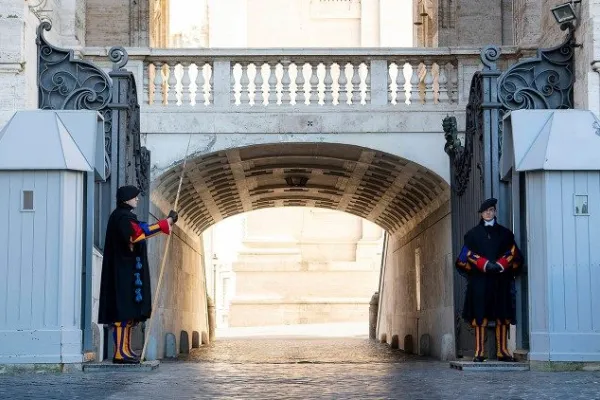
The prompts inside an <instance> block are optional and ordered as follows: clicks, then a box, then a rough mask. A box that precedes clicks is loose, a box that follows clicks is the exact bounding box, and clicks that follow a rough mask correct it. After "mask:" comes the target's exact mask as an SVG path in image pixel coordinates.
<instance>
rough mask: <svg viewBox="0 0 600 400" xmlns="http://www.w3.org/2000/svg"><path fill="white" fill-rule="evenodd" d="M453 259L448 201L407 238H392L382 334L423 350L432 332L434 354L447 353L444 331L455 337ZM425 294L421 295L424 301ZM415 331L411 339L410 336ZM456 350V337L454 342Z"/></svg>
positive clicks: (381, 311)
mask: <svg viewBox="0 0 600 400" xmlns="http://www.w3.org/2000/svg"><path fill="white" fill-rule="evenodd" d="M453 268H454V267H453V260H452V246H451V220H450V203H449V202H447V203H445V204H444V205H443V206H441V207H440V208H438V209H437V210H436V211H434V212H433V213H432V214H430V215H429V216H428V217H427V218H426V219H425V220H423V222H421V223H420V224H419V225H417V226H416V227H415V228H414V229H413V230H412V231H411V232H409V233H408V234H406V235H405V236H403V237H394V236H392V237H390V238H389V241H388V248H387V251H386V259H385V269H384V271H383V274H384V276H383V281H384V282H385V285H384V287H383V290H380V306H379V307H380V308H379V323H378V329H377V335H378V338H379V339H382V338H383V339H385V341H386V342H387V343H390V344H391V343H392V341H393V340H394V341H395V340H396V339H393V338H394V336H396V335H397V337H398V338H397V340H398V343H399V348H400V349H402V350H405V351H410V347H412V348H413V349H414V352H415V353H416V352H418V349H419V338H420V337H421V336H422V335H425V334H427V335H429V336H430V338H431V341H430V349H431V350H430V354H431V355H432V356H433V357H437V358H441V357H442V356H443V358H447V357H448V351H449V349H447V348H445V349H443V348H442V338H443V337H444V335H451V336H452V338H453V336H454V303H453V293H452V291H453V284H452V282H453ZM418 297H420V300H418ZM407 335H410V336H411V339H410V340H408V342H409V343H405V337H406V336H407ZM449 342H450V343H451V344H452V346H451V349H450V351H451V354H450V356H453V355H454V346H453V345H454V341H453V339H452V340H450V341H449Z"/></svg>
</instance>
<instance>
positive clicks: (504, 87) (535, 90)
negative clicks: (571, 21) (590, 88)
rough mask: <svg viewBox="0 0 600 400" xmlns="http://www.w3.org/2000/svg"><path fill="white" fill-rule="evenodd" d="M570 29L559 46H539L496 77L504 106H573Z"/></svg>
mask: <svg viewBox="0 0 600 400" xmlns="http://www.w3.org/2000/svg"><path fill="white" fill-rule="evenodd" d="M575 46H576V43H575V38H574V35H573V32H572V31H569V34H568V35H567V37H566V40H565V41H564V42H563V43H562V44H560V45H559V46H556V47H552V48H549V49H540V50H538V51H537V55H536V57H531V58H527V59H524V60H522V61H520V62H518V63H516V64H514V65H512V66H511V67H510V68H508V69H507V70H506V71H505V72H504V73H502V75H500V77H499V78H498V99H499V101H500V103H501V104H502V106H503V107H504V108H505V109H506V110H522V109H529V110H533V109H568V108H573V84H574V82H575V75H574V63H573V62H574V60H573V58H574V57H573V55H574V48H575Z"/></svg>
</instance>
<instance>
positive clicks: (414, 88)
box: [410, 61, 421, 104]
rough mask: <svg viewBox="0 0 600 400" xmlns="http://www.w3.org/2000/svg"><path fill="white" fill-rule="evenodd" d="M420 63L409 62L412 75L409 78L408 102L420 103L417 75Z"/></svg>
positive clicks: (419, 78)
mask: <svg viewBox="0 0 600 400" xmlns="http://www.w3.org/2000/svg"><path fill="white" fill-rule="evenodd" d="M420 65H421V63H419V62H418V61H417V62H411V63H410V66H411V68H412V76H411V78H410V104H421V88H420V87H419V84H420V83H421V77H420V76H419V66H420Z"/></svg>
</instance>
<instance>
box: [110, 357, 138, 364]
mask: <svg viewBox="0 0 600 400" xmlns="http://www.w3.org/2000/svg"><path fill="white" fill-rule="evenodd" d="M112 362H113V364H139V363H140V360H139V358H129V357H127V358H113V360H112Z"/></svg>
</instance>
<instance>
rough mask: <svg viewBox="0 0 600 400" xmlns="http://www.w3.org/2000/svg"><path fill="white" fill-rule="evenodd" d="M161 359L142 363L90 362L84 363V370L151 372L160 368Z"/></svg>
mask: <svg viewBox="0 0 600 400" xmlns="http://www.w3.org/2000/svg"><path fill="white" fill-rule="evenodd" d="M159 365H160V361H158V360H153V361H144V362H143V363H140V364H113V363H112V361H110V360H108V361H102V362H90V363H84V364H83V372H123V371H131V372H150V371H153V370H155V369H157V368H158V366H159Z"/></svg>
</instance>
